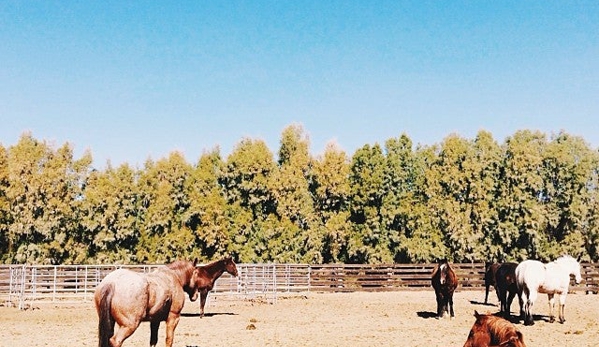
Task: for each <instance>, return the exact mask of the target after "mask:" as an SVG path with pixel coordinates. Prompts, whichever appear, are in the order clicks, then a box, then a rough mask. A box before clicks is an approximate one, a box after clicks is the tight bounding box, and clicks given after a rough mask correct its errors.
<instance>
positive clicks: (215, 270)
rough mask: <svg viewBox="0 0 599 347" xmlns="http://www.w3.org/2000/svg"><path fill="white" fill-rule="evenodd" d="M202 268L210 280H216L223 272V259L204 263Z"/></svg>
mask: <svg viewBox="0 0 599 347" xmlns="http://www.w3.org/2000/svg"><path fill="white" fill-rule="evenodd" d="M204 270H205V271H206V273H207V274H208V277H209V278H210V279H211V280H212V282H214V281H216V279H217V278H219V277H220V276H221V275H222V274H223V273H224V272H225V267H224V265H223V260H217V261H215V262H213V263H210V264H207V265H204Z"/></svg>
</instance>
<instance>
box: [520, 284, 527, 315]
mask: <svg viewBox="0 0 599 347" xmlns="http://www.w3.org/2000/svg"><path fill="white" fill-rule="evenodd" d="M518 304H520V318H521V319H522V320H524V319H525V318H526V317H525V312H524V299H523V298H522V290H520V289H518Z"/></svg>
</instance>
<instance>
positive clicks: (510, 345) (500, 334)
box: [464, 311, 526, 347]
mask: <svg viewBox="0 0 599 347" xmlns="http://www.w3.org/2000/svg"><path fill="white" fill-rule="evenodd" d="M474 317H476V321H475V322H474V325H472V328H471V329H470V333H469V334H468V339H467V340H466V343H465V344H464V347H494V346H497V347H526V345H525V344H524V337H523V336H522V333H521V332H520V331H518V329H516V327H515V326H514V324H512V323H511V322H509V321H507V320H505V319H503V318H501V317H496V316H493V315H491V314H479V313H478V312H476V311H474Z"/></svg>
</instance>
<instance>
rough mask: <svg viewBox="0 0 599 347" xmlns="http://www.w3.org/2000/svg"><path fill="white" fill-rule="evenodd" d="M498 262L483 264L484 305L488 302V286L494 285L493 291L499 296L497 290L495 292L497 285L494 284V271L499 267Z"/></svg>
mask: <svg viewBox="0 0 599 347" xmlns="http://www.w3.org/2000/svg"><path fill="white" fill-rule="evenodd" d="M499 265H501V264H499V263H488V264H485V269H486V270H485V305H486V304H487V303H488V302H489V287H491V286H493V287H495V292H496V293H497V297H498V298H499V292H497V286H496V285H495V273H496V272H497V268H499Z"/></svg>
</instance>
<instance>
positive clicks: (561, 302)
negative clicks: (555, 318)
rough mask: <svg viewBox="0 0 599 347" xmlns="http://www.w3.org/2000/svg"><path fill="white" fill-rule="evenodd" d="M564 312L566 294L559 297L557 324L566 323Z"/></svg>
mask: <svg viewBox="0 0 599 347" xmlns="http://www.w3.org/2000/svg"><path fill="white" fill-rule="evenodd" d="M565 311H566V292H564V293H563V294H560V296H559V322H560V323H562V324H564V323H565V322H566V318H565V315H564V313H565Z"/></svg>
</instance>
